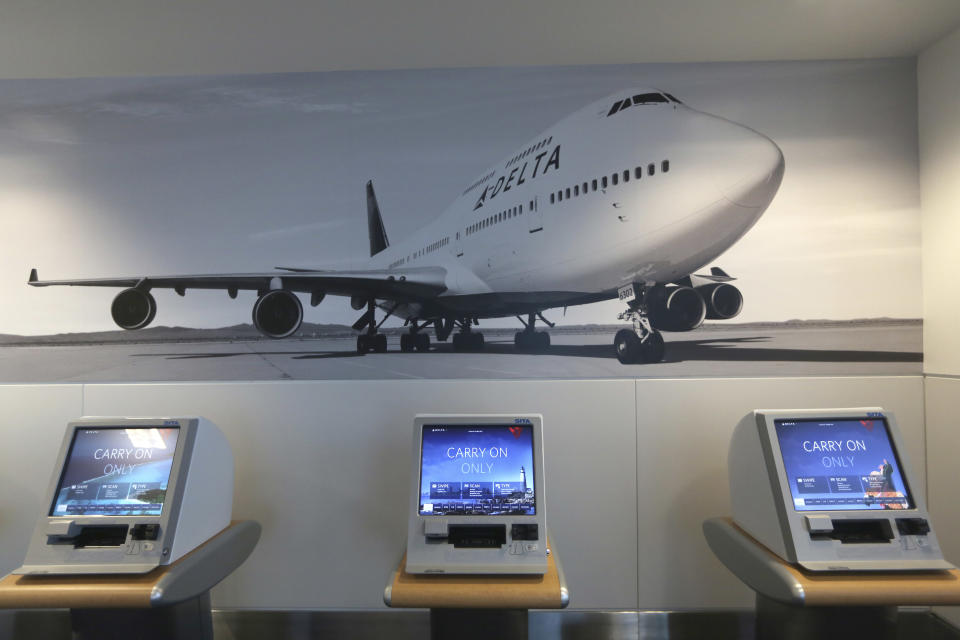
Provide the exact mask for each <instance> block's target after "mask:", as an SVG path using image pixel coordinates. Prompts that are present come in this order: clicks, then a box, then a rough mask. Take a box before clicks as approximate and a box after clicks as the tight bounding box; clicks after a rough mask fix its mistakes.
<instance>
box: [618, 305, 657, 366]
mask: <svg viewBox="0 0 960 640" xmlns="http://www.w3.org/2000/svg"><path fill="white" fill-rule="evenodd" d="M643 300H644V293H643V292H641V293H639V294H638V295H637V297H636V298H635V299H634V300H631V301H630V302H628V303H627V310H626V311H624V312H623V313H621V314H620V315H619V316H617V318H619V319H620V320H629V321H630V322H632V323H633V328H632V329H620V331H617V335H616V336H614V338H613V347H614V349H615V350H616V353H617V360H619V361H620V364H638V363H650V362H661V361H662V360H663V356H664V354H665V353H666V347H665V345H664V343H663V336H662V335H660V332H659V331H657V330H656V329H654V328H653V327H652V326H651V325H650V319H649V318H648V317H647V307H646V304H644V302H643Z"/></svg>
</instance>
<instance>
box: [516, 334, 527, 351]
mask: <svg viewBox="0 0 960 640" xmlns="http://www.w3.org/2000/svg"><path fill="white" fill-rule="evenodd" d="M526 343H527V334H526V333H524V332H523V331H517V332H516V333H515V334H513V348H514V349H516V350H517V351H524V350H525V349H526V348H527V344H526Z"/></svg>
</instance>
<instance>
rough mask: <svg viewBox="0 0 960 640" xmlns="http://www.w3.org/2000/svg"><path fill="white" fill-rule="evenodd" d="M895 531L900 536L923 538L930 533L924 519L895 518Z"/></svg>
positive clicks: (928, 524)
mask: <svg viewBox="0 0 960 640" xmlns="http://www.w3.org/2000/svg"><path fill="white" fill-rule="evenodd" d="M897 530H898V531H899V532H900V535H902V536H925V535H927V534H928V533H930V523H929V522H927V520H926V518H897Z"/></svg>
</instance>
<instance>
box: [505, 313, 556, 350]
mask: <svg viewBox="0 0 960 640" xmlns="http://www.w3.org/2000/svg"><path fill="white" fill-rule="evenodd" d="M537 318H540V319H541V320H543V323H544V324H546V325H547V326H550V327H553V326H554V325H553V323H552V322H549V321H548V320H547V319H546V318H544V317H543V316H542V315H540V314H539V313H530V314H527V319H526V320H524V319H523V318H521V317H520V316H517V320H519V321H520V322H522V323H523V327H524V328H523V331H517V332H516V333H515V334H513V346H514V348H515V349H516V350H517V351H537V352H539V351H546V350H547V349H549V348H550V334H549V333H547V332H546V331H536V330H535V329H534V326H535V323H536V320H537Z"/></svg>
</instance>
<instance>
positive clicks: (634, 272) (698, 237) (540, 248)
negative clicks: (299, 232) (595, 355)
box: [29, 89, 784, 363]
mask: <svg viewBox="0 0 960 640" xmlns="http://www.w3.org/2000/svg"><path fill="white" fill-rule="evenodd" d="M783 171H784V161H783V154H782V153H781V151H780V149H779V147H777V145H776V144H775V143H774V142H773V141H772V140H770V139H769V138H767V137H766V136H764V135H762V134H760V133H757V132H756V131H754V130H752V129H750V128H748V127H745V126H743V125H740V124H736V123H734V122H731V121H729V120H726V119H724V118H721V117H718V116H714V115H710V114H708V113H704V112H702V111H697V110H695V109H692V108H690V107H688V106H686V105H685V104H683V103H681V102H680V101H679V100H677V99H676V98H674V97H673V96H672V95H670V94H669V93H665V92H661V91H657V90H650V89H631V90H624V91H620V92H618V93H616V94H614V95H612V96H609V97H607V98H603V99H602V100H599V101H597V102H594V103H592V104H590V105H588V106H586V107H584V108H583V109H580V110H579V111H576V112H575V113H573V114H571V115H569V116H567V117H566V118H564V119H563V120H561V121H560V122H558V123H556V124H555V125H553V126H552V127H550V128H549V129H547V130H546V131H544V132H543V133H542V134H540V135H539V136H537V137H536V138H534V139H533V140H531V141H529V142H528V143H526V144H524V145H521V146H520V147H518V148H517V149H515V150H514V151H513V152H512V153H511V154H510V155H509V156H508V157H507V158H505V159H504V160H503V161H501V162H499V163H497V164H495V165H494V166H492V167H490V169H489V170H488V171H485V172H484V173H483V175H482V176H480V177H479V178H478V179H476V180H475V181H473V182H472V183H470V184H469V185H468V186H467V187H466V188H465V189H464V190H463V192H462V193H461V194H460V195H459V196H458V197H457V198H456V200H454V201H453V203H452V204H451V205H450V206H449V207H448V208H447V209H446V211H444V212H443V213H442V214H441V215H440V217H439V218H437V219H436V220H435V221H434V222H432V223H430V224H428V225H427V226H425V227H423V228H422V229H420V230H419V231H417V232H416V233H415V234H413V235H412V236H411V237H409V238H407V239H406V240H404V241H403V242H400V243H397V244H390V243H389V242H388V240H387V234H386V231H385V230H384V226H383V219H382V217H381V215H380V208H379V205H378V204H377V200H376V196H375V195H374V191H373V185H372V183H370V182H368V183H367V189H366V190H367V224H368V231H369V237H370V258H369V261H368V263H367V265H366V268H365V269H362V270H354V271H330V270H309V269H294V268H282V267H280V268H278V270H277V271H274V272H268V273H233V274H214V275H181V276H140V277H133V278H107V279H92V280H47V281H41V280H39V279H38V277H37V271H36V269H33V270H32V271H31V273H30V279H29V284H30V285H32V286H37V287H42V286H51V285H79V286H101V287H124V288H125V289H124V290H123V291H121V292H120V293H119V294H118V295H117V296H116V298H115V299H114V301H113V304H112V307H111V314H112V316H113V319H114V321H115V322H116V323H117V324H118V325H119V326H120V327H122V328H124V329H141V328H143V327H146V326H147V325H148V324H150V322H151V320H153V318H154V316H155V314H156V308H157V306H156V301H155V300H154V298H153V296H152V295H151V294H150V291H151V289H156V288H167V289H170V288H172V289H174V290H175V291H176V292H177V293H178V294H180V295H181V296H182V295H184V294H185V292H186V290H187V289H222V290H226V291H227V292H228V293H229V295H230V297H231V298H235V297H236V295H237V291H238V290H240V289H245V290H247V289H249V290H254V291H257V293H258V296H259V297H258V298H257V301H256V303H255V304H254V306H253V322H254V324H255V325H256V327H257V328H258V329H259V330H260V331H261V332H262V333H263V334H265V335H267V336H269V337H271V338H284V337H287V336H290V335H293V334H294V333H295V332H296V331H297V329H298V328H299V327H300V323H301V321H302V319H303V307H302V305H301V303H300V300H299V298H298V297H297V295H296V294H297V293H306V294H310V304H311V305H312V306H316V305H318V304H319V303H320V302H321V301H322V300H323V298H324V297H325V296H326V295H341V296H350V298H351V304H352V306H353V308H354V309H356V310H358V311H360V310H363V309H364V308H365V309H366V310H365V312H364V314H363V315H362V316H361V317H360V319H359V320H357V322H356V323H355V324H354V329H355V330H357V331H362V333H361V334H360V335H359V336H358V337H357V351H358V352H360V353H365V352H367V351H377V352H382V351H386V348H387V340H386V336H385V335H384V334H382V333H379V332H378V329H379V328H380V326H381V325H382V324H383V321H384V320H386V318H387V317H389V316H391V315H393V316H398V317H401V318H404V319H405V320H406V326H408V327H409V331H408V332H407V333H405V334H403V335H401V339H400V348H401V350H402V351H413V350H417V351H426V350H428V349H429V348H430V337H429V334H428V333H426V332H424V329H427V328H428V327H432V328H433V329H434V331H435V335H436V338H437V340H440V341H445V340H447V339H448V338H449V337H450V335H451V334H452V333H453V332H454V331H455V330H456V333H455V334H453V346H454V349H455V350H457V351H466V350H480V349H482V348H483V334H482V333H480V332H479V331H477V330H475V329H474V328H473V327H474V326H475V325H478V324H479V320H480V319H481V318H499V317H507V316H516V317H517V318H518V319H519V320H520V321H521V323H523V325H524V329H523V330H522V331H519V332H517V333H516V335H515V345H516V347H517V348H518V349H519V350H530V351H540V350H544V349H546V348H548V347H549V344H550V336H549V334H548V333H546V332H545V331H536V330H535V322H536V320H537V319H538V318H539V319H540V320H542V321H543V322H544V323H545V324H547V325H549V326H551V327H552V326H553V324H552V323H550V322H548V321H547V320H546V319H545V318H544V317H543V315H542V312H543V311H544V310H546V309H551V308H557V307H567V306H573V305H579V304H589V303H591V302H597V301H600V300H607V299H612V298H617V297H619V298H620V299H621V300H622V301H623V302H624V304H625V305H626V310H625V311H624V312H623V313H621V314H620V316H619V318H620V319H624V320H628V321H630V322H631V323H632V326H633V328H632V329H623V330H620V331H619V332H618V333H617V334H616V337H615V339H614V346H615V352H616V355H617V358H618V359H619V360H620V362H623V363H634V362H659V361H661V360H662V359H663V356H664V342H663V337H662V336H661V334H660V331H689V330H692V329H695V328H697V327H698V326H700V325H701V324H702V322H703V320H704V319H705V318H711V319H727V318H732V317H734V316H736V315H737V314H738V313H739V312H740V309H741V307H742V305H743V297H742V295H741V294H740V291H739V290H738V289H737V288H736V287H734V286H733V285H732V284H730V281H731V280H733V279H734V278H731V277H729V276H728V275H727V274H726V273H724V272H723V271H722V270H721V269H719V268H717V267H714V268H712V269H711V273H710V274H695V273H694V272H695V271H696V270H698V269H700V268H702V267H704V266H705V265H707V264H709V263H710V262H712V261H713V260H715V259H716V258H717V257H718V256H720V255H721V254H722V253H723V252H724V251H726V250H727V249H728V248H730V246H731V245H733V244H734V243H735V242H736V241H737V240H739V239H740V237H741V236H743V234H745V233H746V232H747V230H749V229H750V228H751V227H752V226H753V225H754V223H756V222H757V220H758V219H759V218H760V216H761V214H763V212H764V211H765V210H766V208H767V207H768V206H769V204H770V202H771V201H772V200H773V197H774V195H775V194H776V192H777V189H778V188H779V186H780V182H781V180H782V179H783ZM378 308H379V309H380V310H382V311H384V312H385V314H384V317H383V318H382V319H381V320H380V321H379V322H377V318H376V310H377V309H378ZM523 316H526V318H527V319H526V320H524V319H523Z"/></svg>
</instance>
